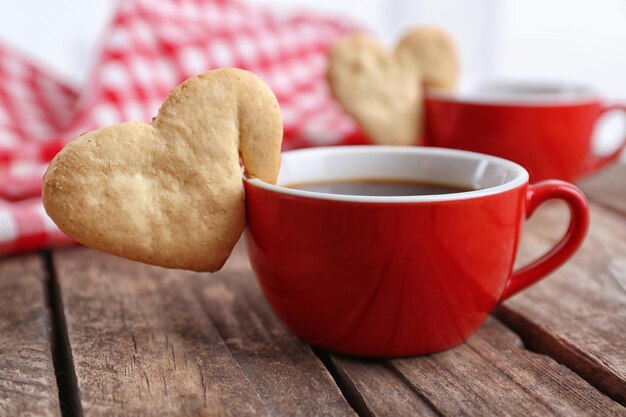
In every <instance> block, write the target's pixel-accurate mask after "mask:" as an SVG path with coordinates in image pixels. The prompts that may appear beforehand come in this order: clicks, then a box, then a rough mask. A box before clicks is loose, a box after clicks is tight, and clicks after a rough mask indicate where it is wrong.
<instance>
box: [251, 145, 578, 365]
mask: <svg viewBox="0 0 626 417" xmlns="http://www.w3.org/2000/svg"><path fill="white" fill-rule="evenodd" d="M355 178H368V179H395V180H398V179H400V180H413V181H422V182H434V183H444V184H455V185H457V186H462V187H464V188H467V189H472V190H473V189H476V190H475V191H468V192H459V193H453V194H440V195H419V196H397V197H394V196H392V197H380V196H355V195H340V194H328V193H318V192H310V191H303V190H297V189H291V188H288V187H286V186H285V185H288V184H295V183H303V182H317V181H341V180H350V179H355ZM278 181H279V182H278V185H272V184H268V183H265V182H263V181H261V180H259V179H245V193H246V216H247V231H246V243H247V246H248V254H249V257H250V261H251V264H252V267H253V269H254V271H255V273H256V275H257V278H258V280H259V282H260V284H261V288H262V290H263V292H264V293H265V295H266V297H267V299H268V301H269V302H270V304H271V306H272V307H273V309H274V311H275V312H276V314H277V315H278V317H280V318H281V319H282V321H283V322H284V323H285V324H286V325H287V327H288V328H289V329H291V331H293V332H294V333H295V334H296V335H298V336H300V338H302V339H303V340H305V341H307V342H309V343H311V344H313V345H315V346H319V347H322V348H325V349H329V350H332V351H335V352H342V353H348V354H354V355H362V356H405V355H416V354H425V353H431V352H436V351H439V350H443V349H447V348H450V347H453V346H456V345H458V344H459V343H462V342H463V341H464V340H466V339H467V338H468V337H469V336H470V335H471V334H472V333H474V331H476V329H477V328H478V327H479V326H480V325H481V324H482V323H483V321H484V320H485V319H486V318H487V316H488V315H489V313H490V312H491V311H492V310H493V308H494V307H495V306H496V305H497V304H498V303H500V302H502V301H503V300H505V299H507V298H508V297H511V296H512V295H514V294H516V293H518V292H519V291H522V290H523V289H524V288H526V287H528V286H529V285H532V284H533V283H535V282H537V281H539V280H541V279H542V278H544V277H545V276H546V275H547V274H549V273H550V272H551V271H553V270H554V269H556V268H558V267H559V266H560V265H561V264H563V262H565V261H566V260H567V259H568V258H569V257H570V256H571V255H572V254H573V253H574V252H575V251H576V249H577V248H578V247H579V246H580V245H581V244H582V242H583V240H584V237H585V234H586V232H587V227H588V224H589V209H588V207H587V202H586V200H585V196H584V195H583V193H582V192H581V191H580V190H579V189H577V188H576V187H575V186H573V185H571V184H568V183H565V182H563V181H556V180H553V181H544V182H541V183H537V184H534V185H529V184H528V172H527V171H526V170H525V169H524V168H522V167H521V166H520V165H518V164H515V163H513V162H510V161H507V160H504V159H501V158H496V157H493V156H489V155H483V154H478V153H474V152H465V151H459V150H453V149H439V148H427V147H421V146H412V147H386V146H346V147H332V148H311V149H304V150H298V151H290V152H285V153H284V154H283V160H282V167H281V171H280V177H279V179H278ZM552 198H557V199H562V200H564V201H565V202H566V203H567V204H568V205H569V208H570V213H571V215H570V218H569V222H570V226H569V228H568V230H567V232H566V234H565V236H564V237H563V238H562V240H561V241H560V242H559V243H558V244H557V245H555V246H554V248H553V249H552V250H550V251H549V252H547V253H546V254H545V255H544V256H542V257H541V258H539V259H537V260H536V261H534V262H532V263H531V264H530V265H527V266H526V267H524V268H521V269H519V270H515V271H514V270H513V265H514V263H515V256H516V252H517V245H518V242H519V238H520V235H521V232H522V227H523V224H524V220H525V219H526V218H528V217H529V216H530V215H531V214H532V213H533V211H534V210H535V209H536V208H537V207H538V206H539V205H540V204H541V203H543V202H544V201H546V200H548V199H552ZM565 220H566V219H564V221H565Z"/></svg>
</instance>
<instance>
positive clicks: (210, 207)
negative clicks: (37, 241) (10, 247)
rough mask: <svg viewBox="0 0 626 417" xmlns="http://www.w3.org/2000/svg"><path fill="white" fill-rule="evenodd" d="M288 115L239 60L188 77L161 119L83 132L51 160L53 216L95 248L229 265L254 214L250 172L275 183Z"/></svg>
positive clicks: (46, 196) (169, 263)
mask: <svg viewBox="0 0 626 417" xmlns="http://www.w3.org/2000/svg"><path fill="white" fill-rule="evenodd" d="M281 141H282V121H281V115H280V109H279V106H278V102H277V101H276V98H275V97H274V94H273V93H272V91H271V90H270V89H269V87H268V86H267V85H265V83H263V82H262V81H261V80H260V79H259V78H258V77H257V76H255V75H254V74H252V73H250V72H247V71H244V70H239V69H230V68H229V69H219V70H214V71H209V72H205V73H203V74H200V75H198V76H195V77H193V78H190V79H188V80H187V81H185V82H184V83H182V84H181V85H179V86H178V87H177V88H176V89H174V90H173V91H172V93H171V94H170V95H169V97H168V98H167V99H166V100H165V102H164V103H163V105H162V107H161V109H160V111H159V114H158V116H157V117H156V118H155V119H154V121H153V123H152V124H145V123H139V122H129V123H122V124H118V125H114V126H110V127H106V128H103V129H98V130H94V131H92V132H89V133H86V134H83V135H81V136H79V137H78V138H76V139H75V140H74V141H73V142H72V143H70V144H69V145H68V146H67V147H65V149H63V150H62V151H61V152H60V153H59V154H58V155H57V156H56V157H55V158H54V160H53V161H52V163H51V164H50V166H49V168H48V171H47V172H46V175H45V176H44V183H43V202H44V206H45V209H46V212H47V213H48V215H49V216H50V217H51V218H52V220H53V221H54V222H55V223H56V224H57V226H59V228H60V229H61V230H62V231H63V232H64V233H66V234H67V235H69V236H70V237H72V238H74V239H75V240H77V241H79V242H81V243H83V244H85V245H87V246H90V247H92V248H95V249H99V250H102V251H104V252H108V253H111V254H114V255H118V256H123V257H126V258H129V259H133V260H136V261H140V262H145V263H149V264H153V265H159V266H163V267H167V268H182V269H190V270H194V271H215V270H218V269H220V268H221V266H222V265H223V264H224V262H225V261H226V259H227V258H228V256H229V255H230V252H231V250H232V248H233V246H234V245H235V243H236V242H237V240H238V239H239V237H240V235H241V232H242V231H243V228H244V223H245V207H244V200H243V187H242V179H241V167H240V158H241V160H242V161H243V164H244V165H245V174H246V175H247V176H249V177H250V176H253V177H258V178H260V179H261V180H263V181H267V182H271V183H274V182H275V181H276V178H277V176H278V170H279V167H280V146H281Z"/></svg>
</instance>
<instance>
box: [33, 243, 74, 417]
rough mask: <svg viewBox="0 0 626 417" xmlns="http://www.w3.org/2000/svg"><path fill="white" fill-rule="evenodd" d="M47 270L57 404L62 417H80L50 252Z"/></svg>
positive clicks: (45, 282)
mask: <svg viewBox="0 0 626 417" xmlns="http://www.w3.org/2000/svg"><path fill="white" fill-rule="evenodd" d="M42 257H43V259H44V265H45V268H46V279H45V281H44V294H46V296H47V305H48V309H49V311H50V322H51V325H52V326H51V327H52V329H51V333H50V339H51V340H50V347H51V351H52V364H53V366H54V375H55V377H56V383H57V389H58V392H59V404H60V406H61V415H62V416H64V417H82V415H83V413H82V409H81V406H80V395H79V392H78V384H77V381H76V372H75V370H74V361H73V360H72V349H71V347H70V342H69V339H68V335H67V326H66V325H65V314H64V312H63V311H64V310H63V301H62V300H61V293H60V289H59V286H58V284H57V281H56V273H55V269H54V265H53V263H52V254H51V253H50V251H44V252H42Z"/></svg>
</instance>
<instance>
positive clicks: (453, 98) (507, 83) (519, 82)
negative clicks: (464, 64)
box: [425, 78, 601, 107]
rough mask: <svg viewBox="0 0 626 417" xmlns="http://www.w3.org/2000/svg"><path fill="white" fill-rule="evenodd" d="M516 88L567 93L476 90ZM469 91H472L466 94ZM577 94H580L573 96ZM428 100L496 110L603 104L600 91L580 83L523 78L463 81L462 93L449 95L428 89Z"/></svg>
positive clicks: (446, 91) (447, 91) (452, 92)
mask: <svg viewBox="0 0 626 417" xmlns="http://www.w3.org/2000/svg"><path fill="white" fill-rule="evenodd" d="M496 86H498V87H515V88H527V89H533V88H534V89H560V90H561V91H570V93H569V94H565V93H561V94H558V93H543V94H542V93H535V94H515V93H508V94H507V93H497V94H496V93H492V94H489V93H485V92H480V91H476V90H480V89H485V88H486V87H496ZM466 90H469V91H466ZM573 91H577V93H572V92H573ZM425 95H426V99H429V100H436V101H445V102H453V103H463V104H476V105H494V106H521V107H528V106H540V107H541V106H543V107H550V106H577V105H583V104H590V103H593V102H597V101H600V100H601V98H600V97H601V95H600V93H599V91H598V90H597V89H596V88H595V87H593V86H591V85H588V84H585V83H582V82H578V81H563V80H550V79H523V78H474V79H467V80H463V82H462V83H461V88H460V90H459V91H449V90H444V89H440V88H433V87H429V88H427V89H426V94H425Z"/></svg>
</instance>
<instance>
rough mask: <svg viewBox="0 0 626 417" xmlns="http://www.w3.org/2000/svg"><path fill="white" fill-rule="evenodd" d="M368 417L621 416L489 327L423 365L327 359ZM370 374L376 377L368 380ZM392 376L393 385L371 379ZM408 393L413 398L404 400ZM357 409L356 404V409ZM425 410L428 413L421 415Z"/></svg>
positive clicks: (420, 360)
mask: <svg viewBox="0 0 626 417" xmlns="http://www.w3.org/2000/svg"><path fill="white" fill-rule="evenodd" d="M333 362H334V364H335V365H336V366H337V368H338V370H340V372H339V373H340V375H342V378H344V382H345V380H347V381H348V383H349V384H351V385H352V386H353V387H354V388H355V389H356V391H357V393H358V396H359V397H360V398H361V399H362V401H363V404H364V405H365V407H366V410H367V411H366V413H364V414H369V415H372V416H396V415H405V414H407V413H408V414H411V415H433V413H434V414H435V415H439V416H456V415H514V416H518V415H537V416H541V415H562V416H578V415H579V416H593V415H595V416H608V415H623V413H625V412H626V409H624V408H623V407H622V406H620V405H619V404H617V403H616V402H614V401H612V400H610V399H609V398H607V397H606V396H604V395H603V394H601V393H600V392H598V391H597V390H596V389H595V388H593V387H592V386H591V385H589V384H588V383H587V382H585V381H584V380H583V379H581V378H580V377H579V376H578V375H576V374H575V373H573V372H572V371H570V370H569V369H568V368H566V367H565V366H562V365H560V364H558V363H556V362H555V361H554V360H552V359H550V358H549V357H547V356H543V355H538V354H535V353H532V352H530V351H527V350H525V349H524V348H523V347H522V346H521V341H520V340H519V338H518V337H517V336H516V335H515V334H514V333H512V332H511V331H510V330H508V329H507V328H506V327H504V326H503V325H502V324H501V323H499V322H498V321H497V320H495V319H489V320H488V321H487V322H486V323H485V325H483V327H481V329H479V331H478V332H477V333H476V334H475V335H474V336H472V337H471V338H470V339H469V340H468V342H467V343H466V344H464V345H461V346H459V347H457V348H454V349H451V350H448V351H445V352H441V353H437V354H433V355H427V356H421V357H413V358H403V359H391V360H384V361H381V362H379V363H376V364H375V365H376V366H377V367H378V369H375V368H373V367H372V363H371V362H368V361H359V360H356V359H349V358H344V357H339V356H336V357H333ZM373 370H374V372H373ZM376 374H378V375H389V374H392V375H397V377H396V380H395V381H389V379H388V378H382V379H378V378H375V377H374V375H376ZM408 391H410V392H413V393H414V394H415V397H410V396H408V398H407V394H406V393H407V392H408ZM357 403H358V401H357ZM426 407H428V408H427V409H425V408H426Z"/></svg>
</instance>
